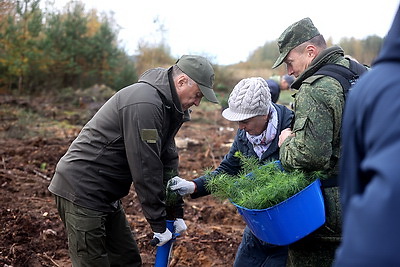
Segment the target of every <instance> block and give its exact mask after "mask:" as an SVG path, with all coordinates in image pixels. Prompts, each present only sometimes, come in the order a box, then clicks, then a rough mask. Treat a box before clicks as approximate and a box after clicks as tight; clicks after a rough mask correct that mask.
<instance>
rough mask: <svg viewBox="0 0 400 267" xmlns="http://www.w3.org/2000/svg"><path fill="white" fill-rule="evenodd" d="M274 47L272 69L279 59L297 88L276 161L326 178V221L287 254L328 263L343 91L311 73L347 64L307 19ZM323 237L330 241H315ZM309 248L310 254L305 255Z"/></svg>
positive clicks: (337, 223)
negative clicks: (276, 51) (289, 123)
mask: <svg viewBox="0 0 400 267" xmlns="http://www.w3.org/2000/svg"><path fill="white" fill-rule="evenodd" d="M278 46H279V52H280V54H279V57H278V59H277V60H276V62H275V64H274V65H273V68H276V67H278V66H279V65H281V64H282V63H285V64H286V68H287V73H288V74H289V75H293V76H294V77H296V80H295V81H294V82H293V84H292V88H294V89H298V92H297V93H296V95H295V101H294V111H295V119H294V123H293V124H292V128H291V129H289V128H288V129H285V130H284V131H282V133H281V135H280V137H279V144H280V160H281V162H282V165H283V167H284V168H285V170H287V171H293V170H301V171H304V172H312V171H322V172H323V173H324V174H326V176H327V177H329V179H326V180H323V181H322V183H323V192H324V199H325V206H326V211H327V212H326V216H327V218H326V223H325V225H324V226H323V227H321V228H320V229H318V230H317V231H316V232H315V233H313V234H311V235H310V236H308V237H306V238H305V240H302V241H300V242H298V244H296V245H295V246H293V247H292V248H293V249H294V250H293V251H294V253H290V255H296V256H294V258H295V259H294V261H295V262H296V264H300V265H302V264H304V265H318V266H330V265H331V262H332V261H333V256H334V251H335V249H336V247H337V246H338V245H339V241H340V235H341V218H340V217H341V211H340V205H339V191H338V187H337V182H336V176H337V174H338V159H339V157H340V143H341V141H340V129H341V122H342V111H343V107H344V93H343V89H342V87H341V85H340V83H339V82H338V81H337V80H336V79H334V78H331V77H328V76H323V75H314V73H315V72H316V71H317V70H318V69H319V68H321V67H322V66H323V65H325V64H328V63H335V64H340V65H344V66H346V67H349V61H348V60H347V59H346V58H345V57H344V51H343V50H342V49H341V48H340V47H338V46H332V47H329V48H328V47H327V45H326V42H325V39H324V37H323V36H322V35H321V34H320V33H319V31H318V29H317V28H316V27H315V26H314V24H313V22H312V21H311V19H310V18H304V19H302V20H300V21H297V22H295V23H293V24H292V25H290V26H289V27H288V28H287V29H286V30H285V31H284V32H283V33H282V34H281V36H280V37H279V39H278ZM317 237H318V238H317ZM321 237H322V238H321ZM326 239H329V240H330V241H332V240H333V241H335V242H329V243H324V242H323V241H315V240H326ZM305 244H307V245H305ZM296 248H297V250H296ZM299 248H300V250H299ZM302 249H304V250H303V251H302ZM303 252H307V254H304V253H303ZM311 252H313V253H314V254H313V255H310V253H311ZM302 256H304V257H303V258H302ZM289 261H293V260H291V259H289ZM302 261H304V262H302Z"/></svg>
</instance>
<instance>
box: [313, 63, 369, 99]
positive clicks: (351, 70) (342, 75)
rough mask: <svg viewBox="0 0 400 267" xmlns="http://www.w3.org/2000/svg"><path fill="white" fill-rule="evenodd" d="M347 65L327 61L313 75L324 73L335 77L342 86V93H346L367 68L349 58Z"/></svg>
mask: <svg viewBox="0 0 400 267" xmlns="http://www.w3.org/2000/svg"><path fill="white" fill-rule="evenodd" d="M349 62H350V65H349V67H348V68H347V67H345V66H343V65H339V64H333V63H328V64H325V65H323V66H322V67H321V68H320V69H319V70H317V71H316V72H315V73H314V75H326V76H330V77H332V78H335V79H336V80H337V81H338V82H339V83H340V85H341V86H342V88H343V91H344V95H345V96H346V95H347V92H348V91H349V89H350V87H351V86H352V85H353V84H354V83H355V81H356V80H357V79H358V78H359V77H360V75H361V74H363V73H364V72H366V71H367V70H368V68H367V67H366V66H365V65H363V64H360V63H358V62H357V61H355V60H352V59H349Z"/></svg>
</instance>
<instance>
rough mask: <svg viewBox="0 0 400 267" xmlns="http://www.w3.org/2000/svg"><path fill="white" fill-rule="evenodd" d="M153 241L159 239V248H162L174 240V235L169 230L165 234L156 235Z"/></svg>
mask: <svg viewBox="0 0 400 267" xmlns="http://www.w3.org/2000/svg"><path fill="white" fill-rule="evenodd" d="M153 239H158V243H157V246H159V247H161V246H162V245H164V244H166V243H167V242H168V241H170V240H171V239H172V233H171V231H170V230H168V228H167V229H166V230H165V232H164V233H154V235H153Z"/></svg>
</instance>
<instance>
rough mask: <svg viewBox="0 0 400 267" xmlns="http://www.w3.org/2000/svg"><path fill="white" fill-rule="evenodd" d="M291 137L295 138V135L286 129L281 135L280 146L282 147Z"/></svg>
mask: <svg viewBox="0 0 400 267" xmlns="http://www.w3.org/2000/svg"><path fill="white" fill-rule="evenodd" d="M289 136H295V134H294V133H292V130H291V129H290V128H286V129H285V130H283V131H282V132H281V134H280V135H279V141H278V146H279V147H281V145H282V143H283V142H284V141H285V140H286V138H288V137H289Z"/></svg>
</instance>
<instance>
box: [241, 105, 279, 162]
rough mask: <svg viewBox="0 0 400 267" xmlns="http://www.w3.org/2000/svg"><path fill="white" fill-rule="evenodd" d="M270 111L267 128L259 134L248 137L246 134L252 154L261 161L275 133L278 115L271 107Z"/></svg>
mask: <svg viewBox="0 0 400 267" xmlns="http://www.w3.org/2000/svg"><path fill="white" fill-rule="evenodd" d="M270 110H271V111H270V116H269V120H268V126H267V128H266V129H265V130H264V131H263V132H262V133H261V134H259V135H250V134H249V133H247V132H246V137H247V139H248V140H249V142H250V143H251V144H252V145H253V149H254V152H256V154H257V156H258V158H259V159H261V157H262V155H263V154H264V152H265V151H267V150H268V148H269V146H270V145H271V143H272V141H273V140H274V139H275V137H276V133H277V128H278V114H277V111H276V109H275V107H274V106H272V105H271V109H270Z"/></svg>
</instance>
